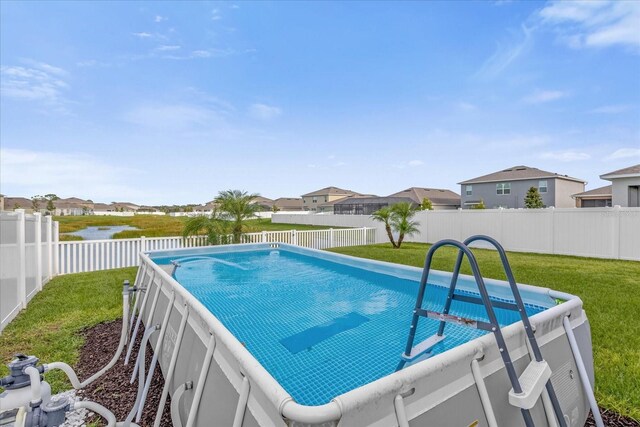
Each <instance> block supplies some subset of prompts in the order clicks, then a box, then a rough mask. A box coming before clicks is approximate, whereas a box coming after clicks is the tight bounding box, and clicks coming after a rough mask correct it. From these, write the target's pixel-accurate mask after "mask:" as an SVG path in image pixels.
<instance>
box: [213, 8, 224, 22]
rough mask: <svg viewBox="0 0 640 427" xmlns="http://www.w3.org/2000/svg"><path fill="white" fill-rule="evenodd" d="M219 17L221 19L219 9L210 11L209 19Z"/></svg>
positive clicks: (216, 19) (217, 18)
mask: <svg viewBox="0 0 640 427" xmlns="http://www.w3.org/2000/svg"><path fill="white" fill-rule="evenodd" d="M220 19H222V16H220V11H219V10H218V9H213V10H212V11H211V20H212V21H219V20H220Z"/></svg>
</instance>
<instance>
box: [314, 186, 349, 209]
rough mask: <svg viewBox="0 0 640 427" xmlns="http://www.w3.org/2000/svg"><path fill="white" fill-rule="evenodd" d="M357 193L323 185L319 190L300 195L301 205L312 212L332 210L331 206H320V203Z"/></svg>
mask: <svg viewBox="0 0 640 427" xmlns="http://www.w3.org/2000/svg"><path fill="white" fill-rule="evenodd" d="M356 194H359V193H356V192H355V191H351V190H343V189H342V188H338V187H325V188H322V189H320V190H316V191H312V192H311V193H307V194H303V195H302V206H303V209H304V210H305V211H312V212H317V213H320V212H333V206H330V207H329V206H326V207H320V205H322V204H324V203H328V202H332V201H334V200H338V199H342V198H343V197H347V196H353V195H356Z"/></svg>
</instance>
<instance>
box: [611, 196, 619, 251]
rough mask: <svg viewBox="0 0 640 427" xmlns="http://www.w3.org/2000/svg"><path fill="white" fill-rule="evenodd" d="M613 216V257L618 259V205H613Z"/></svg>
mask: <svg viewBox="0 0 640 427" xmlns="http://www.w3.org/2000/svg"><path fill="white" fill-rule="evenodd" d="M613 212H614V213H615V216H614V217H613V221H614V226H613V242H612V243H613V258H614V259H620V205H615V206H614V207H613Z"/></svg>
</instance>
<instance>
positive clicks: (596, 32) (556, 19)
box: [539, 0, 640, 52]
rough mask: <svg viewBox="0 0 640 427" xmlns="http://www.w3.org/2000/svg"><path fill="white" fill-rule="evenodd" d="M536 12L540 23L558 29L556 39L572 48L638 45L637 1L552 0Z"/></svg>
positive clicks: (639, 13) (639, 12)
mask: <svg viewBox="0 0 640 427" xmlns="http://www.w3.org/2000/svg"><path fill="white" fill-rule="evenodd" d="M539 15H540V17H541V19H542V21H543V23H544V24H546V25H549V26H552V27H553V28H554V29H556V30H558V31H559V32H560V37H559V39H560V40H562V41H564V42H565V43H567V44H568V45H569V46H570V47H573V48H584V47H608V46H614V45H620V46H627V47H632V48H635V49H637V48H640V32H639V31H638V25H639V23H640V2H637V1H613V0H605V1H571V2H569V1H554V2H551V3H549V4H548V5H547V6H545V7H544V8H543V9H542V10H541V11H540V13H539ZM638 52H640V50H639V51H638Z"/></svg>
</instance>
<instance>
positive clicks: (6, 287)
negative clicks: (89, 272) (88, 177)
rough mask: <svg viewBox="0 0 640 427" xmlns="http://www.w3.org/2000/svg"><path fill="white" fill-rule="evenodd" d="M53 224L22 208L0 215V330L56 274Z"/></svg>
mask: <svg viewBox="0 0 640 427" xmlns="http://www.w3.org/2000/svg"><path fill="white" fill-rule="evenodd" d="M57 227H58V224H57V223H55V222H54V221H52V218H51V217H50V216H45V217H43V216H41V215H40V214H39V213H35V214H33V215H26V214H25V212H24V210H22V209H18V210H16V211H14V212H2V214H0V331H1V330H2V329H4V327H5V326H6V325H7V324H8V323H9V322H10V321H11V320H12V319H13V318H14V317H16V315H17V314H18V313H19V312H20V310H21V309H23V308H25V307H26V306H27V303H28V302H29V301H30V300H31V298H33V296H34V295H35V294H36V293H38V291H40V290H41V289H42V285H44V284H45V283H46V282H48V281H49V279H51V278H52V277H54V276H55V275H56V270H55V265H56V243H57V236H58V228H57Z"/></svg>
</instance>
